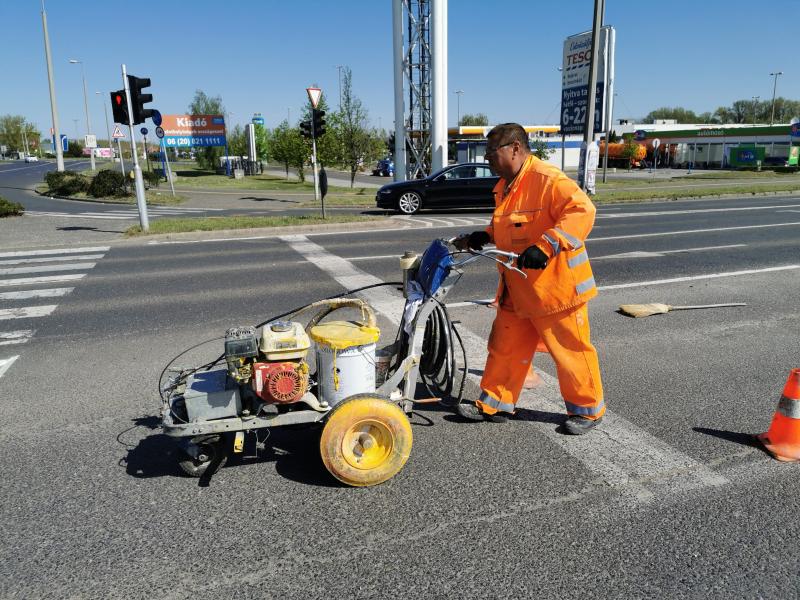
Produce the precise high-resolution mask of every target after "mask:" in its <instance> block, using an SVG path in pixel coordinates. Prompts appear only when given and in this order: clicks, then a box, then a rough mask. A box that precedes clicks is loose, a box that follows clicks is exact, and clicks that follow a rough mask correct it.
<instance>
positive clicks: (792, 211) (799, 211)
mask: <svg viewBox="0 0 800 600" xmlns="http://www.w3.org/2000/svg"><path fill="white" fill-rule="evenodd" d="M775 212H790V213H800V210H776V211H775Z"/></svg>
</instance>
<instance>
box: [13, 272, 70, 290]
mask: <svg viewBox="0 0 800 600" xmlns="http://www.w3.org/2000/svg"><path fill="white" fill-rule="evenodd" d="M84 277H86V273H74V274H68V275H46V276H44V277H17V278H16V279H0V287H6V286H10V285H38V284H40V283H60V282H62V281H75V280H76V279H83V278H84Z"/></svg>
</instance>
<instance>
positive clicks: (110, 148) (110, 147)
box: [94, 92, 125, 173]
mask: <svg viewBox="0 0 800 600" xmlns="http://www.w3.org/2000/svg"><path fill="white" fill-rule="evenodd" d="M94 94H95V96H100V99H101V100H102V98H103V96H102V92H95V93H94ZM103 113H104V114H105V116H106V135H107V136H108V151H109V153H110V154H111V159H112V161H113V159H114V148H113V146H112V145H111V129H109V127H108V107H107V106H106V103H105V102H103ZM120 158H122V152H120ZM124 172H125V171H124V170H123V173H124Z"/></svg>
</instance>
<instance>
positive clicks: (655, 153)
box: [652, 138, 661, 179]
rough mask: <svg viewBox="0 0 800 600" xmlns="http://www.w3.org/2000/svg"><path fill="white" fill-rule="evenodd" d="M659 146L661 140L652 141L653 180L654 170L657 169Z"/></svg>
mask: <svg viewBox="0 0 800 600" xmlns="http://www.w3.org/2000/svg"><path fill="white" fill-rule="evenodd" d="M660 145H661V140H660V139H658V138H656V139H654V140H653V170H652V173H653V178H654V179H655V176H656V170H657V169H658V147H659V146H660Z"/></svg>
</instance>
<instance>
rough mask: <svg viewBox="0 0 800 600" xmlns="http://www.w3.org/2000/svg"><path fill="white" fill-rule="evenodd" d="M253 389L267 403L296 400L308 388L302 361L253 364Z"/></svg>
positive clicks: (306, 374) (286, 402) (282, 402)
mask: <svg viewBox="0 0 800 600" xmlns="http://www.w3.org/2000/svg"><path fill="white" fill-rule="evenodd" d="M252 385H253V390H254V391H255V393H256V394H257V395H258V397H259V398H261V399H262V400H263V401H264V402H267V403H269V404H289V403H291V402H297V401H298V400H300V398H302V397H303V394H305V393H306V390H307V389H308V372H307V370H306V367H305V365H304V364H302V363H296V362H274V363H255V364H253V379H252Z"/></svg>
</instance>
